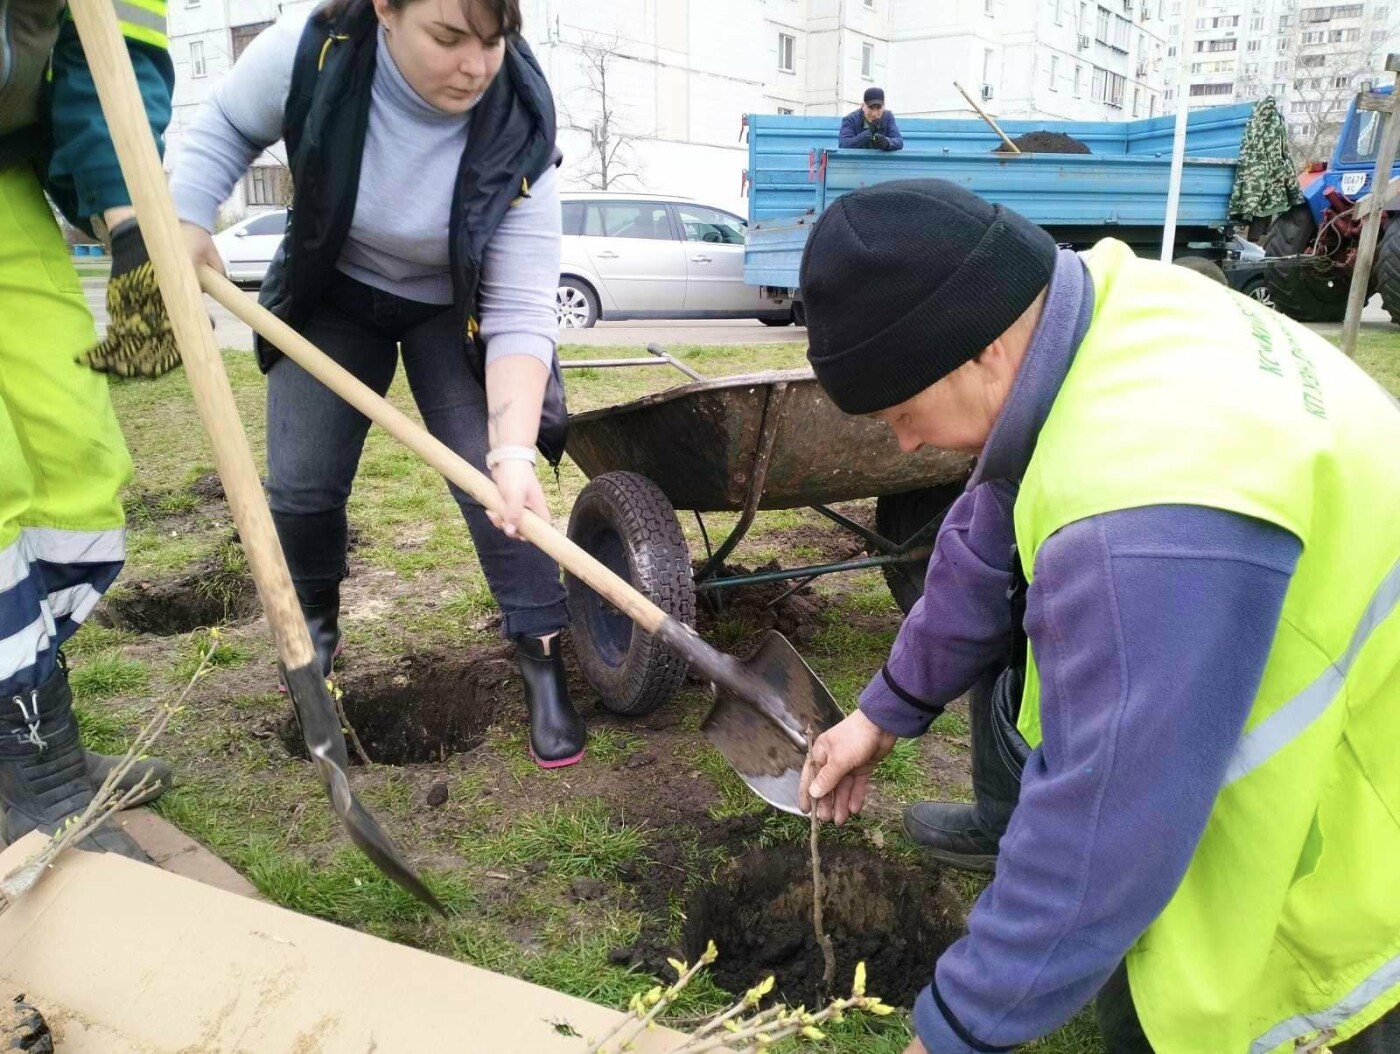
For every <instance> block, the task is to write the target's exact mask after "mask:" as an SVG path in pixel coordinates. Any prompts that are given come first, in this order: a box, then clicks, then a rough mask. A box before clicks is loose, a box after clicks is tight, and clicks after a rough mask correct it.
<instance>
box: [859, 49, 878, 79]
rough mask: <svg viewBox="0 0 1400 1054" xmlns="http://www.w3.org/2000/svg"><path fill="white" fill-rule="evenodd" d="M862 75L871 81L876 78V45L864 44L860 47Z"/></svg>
mask: <svg viewBox="0 0 1400 1054" xmlns="http://www.w3.org/2000/svg"><path fill="white" fill-rule="evenodd" d="M860 75H861V76H862V77H864V78H865V79H866V80H871V79H872V78H873V77H874V76H875V45H874V44H862V45H861V46H860Z"/></svg>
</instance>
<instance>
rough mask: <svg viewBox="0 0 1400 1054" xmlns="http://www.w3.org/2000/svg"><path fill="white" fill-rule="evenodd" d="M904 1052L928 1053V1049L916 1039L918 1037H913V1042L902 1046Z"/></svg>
mask: <svg viewBox="0 0 1400 1054" xmlns="http://www.w3.org/2000/svg"><path fill="white" fill-rule="evenodd" d="M904 1054H928V1051H927V1050H926V1049H925V1048H924V1045H923V1044H922V1043H920V1042H919V1041H918V1039H915V1040H914V1042H912V1043H910V1044H909V1046H907V1047H905V1048H904Z"/></svg>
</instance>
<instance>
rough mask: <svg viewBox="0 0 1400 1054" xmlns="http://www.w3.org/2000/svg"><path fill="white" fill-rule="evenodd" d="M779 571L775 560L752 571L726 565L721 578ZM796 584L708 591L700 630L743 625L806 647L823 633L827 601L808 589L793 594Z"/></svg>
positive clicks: (698, 612)
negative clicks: (722, 624)
mask: <svg viewBox="0 0 1400 1054" xmlns="http://www.w3.org/2000/svg"><path fill="white" fill-rule="evenodd" d="M778 569H779V564H778V561H776V560H773V561H770V562H769V563H766V564H764V565H763V566H762V567H756V568H754V569H753V571H750V570H749V569H748V568H746V567H740V566H731V565H728V564H726V565H725V567H724V569H723V571H722V572H721V577H733V576H735V575H747V574H753V573H756V572H760V571H776V570H778ZM796 584H797V583H796V581H795V580H790V581H783V582H762V583H759V584H756V585H750V586H738V587H735V588H732V589H713V590H708V591H706V592H705V593H703V594H702V597H703V600H704V602H703V603H701V604H697V605H696V622H697V628H698V629H699V630H700V632H701V633H707V632H709V631H711V630H713V629H714V627H715V625H716V624H717V623H719V622H721V621H731V622H740V623H742V624H743V625H744V627H745V629H748V630H751V631H754V632H757V631H760V630H767V629H775V630H777V631H778V632H779V633H781V634H783V635H784V636H785V637H787V638H788V639H790V640H791V641H793V642H794V643H796V644H805V643H807V642H808V641H811V640H813V639H814V638H815V637H816V636H817V634H818V633H819V632H820V630H821V614H822V611H823V610H825V608H826V606H827V601H826V599H825V598H824V597H821V596H819V595H818V594H816V593H813V592H811V591H810V590H807V589H801V590H798V591H797V592H795V593H794V592H792V591H791V590H792V587H793V586H794V585H796Z"/></svg>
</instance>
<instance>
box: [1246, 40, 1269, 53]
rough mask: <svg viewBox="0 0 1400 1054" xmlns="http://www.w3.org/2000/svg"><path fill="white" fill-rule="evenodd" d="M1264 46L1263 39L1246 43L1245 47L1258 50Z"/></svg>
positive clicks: (1247, 49) (1248, 49)
mask: <svg viewBox="0 0 1400 1054" xmlns="http://www.w3.org/2000/svg"><path fill="white" fill-rule="evenodd" d="M1263 46H1264V42H1263V41H1262V40H1251V41H1248V42H1246V43H1245V46H1244V49H1245V51H1258V50H1259V49H1260V48H1261V47H1263Z"/></svg>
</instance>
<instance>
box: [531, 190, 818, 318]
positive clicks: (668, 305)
mask: <svg viewBox="0 0 1400 1054" xmlns="http://www.w3.org/2000/svg"><path fill="white" fill-rule="evenodd" d="M562 198H563V208H564V246H563V259H562V265H561V268H560V275H559V293H558V296H557V298H556V305H557V310H558V316H559V325H560V327H561V328H564V329H587V328H588V327H590V326H592V325H593V324H594V323H596V322H598V321H599V320H600V319H627V318H683V319H684V318H756V319H759V320H760V321H762V322H764V323H766V324H767V325H771V326H786V325H788V324H790V323H791V322H792V321H793V311H792V301H791V300H788V299H775V298H772V297H765V296H763V295H762V294H761V292H760V291H759V290H758V289H757V288H755V287H753V286H749V285H745V284H744V243H745V240H746V238H747V232H748V224H747V223H746V222H745V221H744V220H742V219H740V218H739V217H738V216H735V215H734V214H733V213H730V212H726V211H725V210H723V209H718V208H713V207H711V206H709V205H701V204H698V203H696V202H693V201H688V200H686V199H684V198H670V197H663V196H660V195H655V194H628V193H618V192H594V193H565V194H563V195H562Z"/></svg>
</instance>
